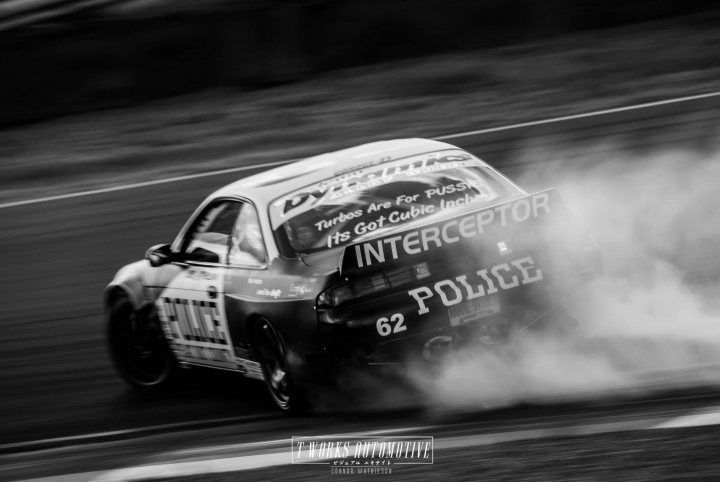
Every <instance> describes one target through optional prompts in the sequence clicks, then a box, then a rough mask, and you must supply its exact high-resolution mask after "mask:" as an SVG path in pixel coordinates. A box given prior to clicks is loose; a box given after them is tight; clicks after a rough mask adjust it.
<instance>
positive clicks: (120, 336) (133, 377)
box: [107, 295, 179, 394]
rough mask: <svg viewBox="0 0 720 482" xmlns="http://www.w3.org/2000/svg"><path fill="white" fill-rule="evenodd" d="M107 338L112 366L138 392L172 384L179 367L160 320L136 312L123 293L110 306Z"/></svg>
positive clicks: (148, 391) (145, 392) (161, 390)
mask: <svg viewBox="0 0 720 482" xmlns="http://www.w3.org/2000/svg"><path fill="white" fill-rule="evenodd" d="M107 342H108V349H109V351H110V357H111V359H112V361H113V364H114V365H115V369H116V370H117V372H118V373H119V374H120V376H121V377H122V378H123V379H124V380H125V381H126V382H127V383H128V384H129V385H130V386H132V387H133V388H135V389H136V390H138V391H139V392H141V393H144V394H154V393H160V392H163V391H165V390H167V389H168V388H170V387H171V386H173V385H174V384H175V382H176V379H177V377H178V371H179V367H178V365H177V361H176V360H175V356H174V355H173V353H172V351H171V350H170V347H169V346H168V343H167V341H166V340H165V337H164V335H163V333H162V328H161V327H160V322H159V321H158V319H157V317H156V316H150V317H142V316H140V314H139V313H138V312H137V311H136V310H135V306H134V305H133V304H132V302H131V301H130V300H129V299H128V298H127V296H125V295H121V296H118V297H117V298H116V299H115V300H114V301H113V302H112V305H111V306H110V312H109V316H108V324H107Z"/></svg>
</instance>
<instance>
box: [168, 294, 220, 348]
mask: <svg viewBox="0 0 720 482" xmlns="http://www.w3.org/2000/svg"><path fill="white" fill-rule="evenodd" d="M158 307H159V308H160V315H161V316H160V319H161V321H162V322H163V325H164V326H166V327H167V331H168V332H169V333H170V336H171V337H172V338H174V339H179V340H190V341H199V342H207V343H215V344H219V345H227V344H228V342H227V340H228V337H227V333H225V330H224V329H223V326H222V323H220V316H221V315H220V310H219V309H218V306H217V303H216V302H214V301H202V300H187V299H182V298H169V297H166V296H163V297H161V298H160V299H159V300H158Z"/></svg>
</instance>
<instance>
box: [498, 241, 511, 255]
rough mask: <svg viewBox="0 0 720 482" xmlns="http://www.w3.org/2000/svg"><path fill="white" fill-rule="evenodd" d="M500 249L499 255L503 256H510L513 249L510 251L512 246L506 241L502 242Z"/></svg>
mask: <svg viewBox="0 0 720 482" xmlns="http://www.w3.org/2000/svg"><path fill="white" fill-rule="evenodd" d="M497 247H498V253H500V254H502V255H506V254H510V253H512V249H510V246H508V244H507V243H506V242H505V241H500V242H498V244H497Z"/></svg>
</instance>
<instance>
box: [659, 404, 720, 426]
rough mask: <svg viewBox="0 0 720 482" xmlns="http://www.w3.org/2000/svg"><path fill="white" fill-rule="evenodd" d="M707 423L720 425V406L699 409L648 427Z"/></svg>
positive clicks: (703, 424) (705, 424)
mask: <svg viewBox="0 0 720 482" xmlns="http://www.w3.org/2000/svg"><path fill="white" fill-rule="evenodd" d="M708 425H720V406H716V407H710V408H706V409H703V410H700V411H698V412H697V413H693V414H690V415H683V416H680V417H676V418H673V419H670V420H667V421H665V422H661V423H659V424H657V425H654V426H653V427H650V428H654V429H655V428H685V427H705V426H708Z"/></svg>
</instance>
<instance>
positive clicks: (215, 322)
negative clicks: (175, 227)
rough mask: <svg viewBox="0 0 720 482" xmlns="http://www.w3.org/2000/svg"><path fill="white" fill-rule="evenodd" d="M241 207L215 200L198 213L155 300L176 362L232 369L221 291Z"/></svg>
mask: <svg viewBox="0 0 720 482" xmlns="http://www.w3.org/2000/svg"><path fill="white" fill-rule="evenodd" d="M242 206H243V203H242V202H241V201H238V200H235V199H220V200H217V201H215V202H212V203H210V204H209V205H208V206H206V208H205V209H203V210H202V211H201V212H200V213H199V214H198V215H197V217H196V218H195V219H194V220H193V221H192V223H191V224H190V228H189V229H188V230H187V231H186V233H185V236H184V238H183V239H182V242H181V244H180V249H179V253H178V254H177V257H176V261H175V262H174V264H175V265H177V266H179V267H180V268H181V269H180V272H179V273H178V274H177V275H176V276H175V277H174V278H172V280H170V282H169V283H168V284H167V286H166V287H165V289H164V290H163V291H162V293H161V294H160V296H159V297H158V299H157V301H156V305H157V308H158V315H159V317H160V322H161V325H162V327H163V331H164V333H165V336H166V338H167V339H168V341H169V342H170V345H171V347H172V349H173V352H174V353H175V356H176V358H177V359H178V361H180V362H185V363H190V364H195V365H205V366H210V367H216V368H226V369H236V368H237V364H236V363H235V359H234V352H233V347H232V340H231V339H230V332H229V330H228V326H227V318H226V316H225V304H224V303H225V302H224V293H225V277H226V274H227V270H228V252H229V249H230V245H231V238H232V236H231V235H232V233H233V227H234V225H235V223H236V221H237V219H238V215H239V213H240V212H241V210H242Z"/></svg>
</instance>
